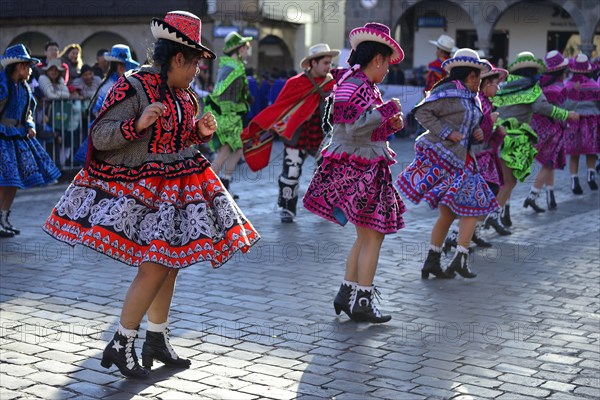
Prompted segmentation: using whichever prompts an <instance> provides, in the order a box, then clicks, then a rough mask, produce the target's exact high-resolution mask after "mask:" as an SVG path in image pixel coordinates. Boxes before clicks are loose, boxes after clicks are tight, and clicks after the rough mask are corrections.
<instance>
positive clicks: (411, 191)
mask: <svg viewBox="0 0 600 400" xmlns="http://www.w3.org/2000/svg"><path fill="white" fill-rule="evenodd" d="M455 67H469V68H475V69H479V70H480V71H482V72H483V73H485V72H489V71H490V70H491V65H490V64H489V63H488V62H487V61H485V60H480V58H479V55H478V54H477V53H476V52H475V51H474V50H471V49H460V50H458V51H457V52H456V53H455V55H454V57H452V58H450V59H448V60H446V61H445V62H444V69H446V71H447V72H448V73H450V72H451V70H452V68H455ZM482 117H483V111H482V109H481V103H480V101H479V97H478V93H476V92H472V91H471V90H469V89H468V88H467V87H466V86H465V85H464V84H463V83H462V82H461V81H460V80H448V81H443V82H440V83H439V84H438V85H437V86H435V87H434V88H433V89H432V90H431V91H430V92H429V94H428V96H427V97H426V98H425V99H423V101H421V103H419V104H418V105H417V106H416V111H415V118H416V119H417V121H419V123H420V124H421V125H422V126H423V127H424V128H425V129H427V131H426V132H425V133H423V134H422V135H420V136H419V137H417V139H416V141H415V159H414V160H413V161H412V163H411V164H410V165H409V166H408V167H406V168H405V169H404V171H402V172H401V173H400V175H399V176H398V179H397V180H396V185H397V186H398V188H399V189H400V191H401V192H402V193H403V194H404V195H405V196H407V197H408V199H409V200H410V201H412V202H413V203H415V204H419V203H420V202H421V201H422V200H424V201H425V202H427V203H428V204H429V207H430V208H432V209H435V208H438V207H439V206H440V205H444V206H446V207H448V209H449V210H450V211H451V212H452V213H453V214H454V215H456V216H462V217H477V216H481V215H486V214H488V213H490V212H492V211H493V210H495V209H497V208H498V202H497V201H496V198H495V197H494V194H493V193H492V191H491V190H490V188H489V186H488V184H487V183H486V181H485V180H484V178H483V177H482V176H481V174H480V173H479V171H478V168H477V163H476V161H475V155H474V153H473V148H472V146H473V145H474V144H476V141H475V139H474V138H473V132H474V131H475V130H476V129H477V128H479V125H480V122H481V119H482ZM454 131H458V132H459V133H460V134H461V135H462V138H461V139H460V141H458V142H456V143H455V142H453V141H451V140H450V139H448V137H449V136H450V134H451V133H452V132H454ZM446 233H447V232H444V236H445V235H446ZM439 246H440V244H437V245H436V244H434V243H432V244H431V248H430V250H429V253H428V256H427V259H426V260H425V264H424V266H423V269H422V271H421V276H422V278H423V279H427V278H428V276H429V274H430V273H432V274H434V275H435V276H437V277H440V278H453V277H454V275H455V274H454V272H458V273H459V274H461V275H462V276H463V277H465V278H474V277H476V276H477V275H476V274H474V273H472V272H471V271H470V270H469V268H468V266H467V256H468V249H467V248H464V247H463V246H460V245H459V246H457V251H456V253H455V256H454V258H453V259H452V261H451V263H450V265H449V266H448V268H447V269H446V271H445V272H444V271H442V269H441V266H440V253H441V251H442V249H441V247H439Z"/></svg>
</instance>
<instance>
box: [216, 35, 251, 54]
mask: <svg viewBox="0 0 600 400" xmlns="http://www.w3.org/2000/svg"><path fill="white" fill-rule="evenodd" d="M252 39H253V38H252V37H251V36H242V41H241V42H240V43H238V44H236V45H235V46H231V47H225V48H224V49H223V53H225V54H227V53H231V52H232V51H234V50H235V49H239V48H240V47H242V46H243V45H245V44H246V43H250V42H251V41H252Z"/></svg>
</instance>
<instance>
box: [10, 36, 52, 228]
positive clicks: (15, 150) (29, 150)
mask: <svg viewBox="0 0 600 400" xmlns="http://www.w3.org/2000/svg"><path fill="white" fill-rule="evenodd" d="M0 62H1V64H2V67H3V69H2V71H0V186H4V187H16V188H20V189H27V188H30V187H34V186H40V185H46V184H48V183H51V182H53V181H55V180H56V179H58V177H59V176H60V171H59V170H58V168H57V167H56V165H55V164H54V162H53V161H52V159H51V158H50V156H49V155H48V153H46V151H45V150H44V148H43V147H42V145H41V144H40V142H38V140H37V139H36V138H35V137H33V138H29V137H28V131H29V129H33V130H35V123H34V121H33V113H34V112H35V107H36V101H35V99H34V97H33V94H32V92H31V89H30V88H29V85H28V84H27V82H25V81H18V82H15V81H13V78H12V77H11V76H9V75H7V67H9V66H10V65H12V64H17V63H22V62H30V63H32V64H35V63H37V62H39V60H38V59H36V58H33V57H31V56H30V55H29V53H28V52H27V49H26V48H25V46H23V45H22V44H16V45H14V46H10V47H8V48H7V49H6V52H5V53H4V54H3V55H2V56H1V57H0ZM9 215H10V210H8V209H7V210H0V237H10V236H14V235H15V234H17V233H19V232H20V231H19V230H18V229H16V228H15V227H13V226H12V224H11V223H10V222H9V220H8V219H9Z"/></svg>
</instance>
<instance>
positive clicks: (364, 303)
mask: <svg viewBox="0 0 600 400" xmlns="http://www.w3.org/2000/svg"><path fill="white" fill-rule="evenodd" d="M376 296H377V297H378V296H379V291H378V290H377V289H376V288H375V286H371V287H370V288H369V289H367V290H363V289H358V288H357V290H356V299H355V300H354V305H353V306H352V313H351V318H352V320H353V321H356V322H371V323H373V324H379V323H382V322H388V321H389V320H391V319H392V316H391V315H381V313H380V312H379V310H378V309H377V306H376V305H375V297H376Z"/></svg>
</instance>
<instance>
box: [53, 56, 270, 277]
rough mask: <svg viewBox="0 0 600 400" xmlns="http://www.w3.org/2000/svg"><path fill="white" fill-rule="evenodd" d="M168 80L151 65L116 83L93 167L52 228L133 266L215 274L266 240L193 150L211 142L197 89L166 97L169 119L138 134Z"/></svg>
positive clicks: (78, 180) (102, 117) (97, 130)
mask: <svg viewBox="0 0 600 400" xmlns="http://www.w3.org/2000/svg"><path fill="white" fill-rule="evenodd" d="M161 83H162V77H161V76H160V71H159V69H158V68H156V67H149V66H145V67H143V68H141V69H140V70H139V71H137V72H135V73H133V74H131V75H129V76H123V77H121V78H119V80H118V81H117V83H116V84H115V85H114V86H112V87H111V89H110V90H109V92H108V95H107V97H106V100H105V101H104V104H103V106H102V108H101V110H100V114H99V115H98V117H97V119H96V121H95V122H94V125H93V127H92V129H91V133H90V148H89V150H88V158H87V163H86V167H85V168H84V169H83V170H82V171H81V172H80V173H79V174H78V175H77V176H76V177H75V179H74V180H73V182H72V184H71V185H70V186H69V188H68V189H67V191H66V192H65V194H64V195H63V196H62V198H61V199H60V201H59V202H58V204H57V205H56V207H55V208H54V210H53V211H52V215H51V216H50V217H49V218H48V220H47V221H46V224H45V225H44V230H45V231H46V232H48V233H49V234H51V235H52V236H54V237H55V238H56V239H58V240H61V241H64V242H66V243H68V244H70V245H75V244H83V245H85V246H88V247H91V248H93V249H95V250H97V251H99V252H102V253H104V254H106V255H108V256H110V257H112V258H115V259H117V260H119V261H121V262H123V263H125V264H128V265H132V266H138V265H140V264H141V263H142V262H145V261H152V262H156V263H158V264H162V265H165V266H167V267H169V268H185V267H188V266H190V265H192V264H195V263H197V262H201V261H210V262H211V264H212V266H213V267H215V268H216V267H219V266H221V265H222V264H224V263H225V262H226V261H227V260H229V259H230V258H231V257H232V256H233V254H234V253H235V252H237V251H239V250H242V251H243V252H246V251H247V250H248V249H249V248H250V246H252V245H253V244H254V243H255V242H256V241H257V240H258V238H259V236H258V234H257V232H256V231H255V230H254V228H253V227H252V225H251V224H250V222H249V221H248V220H246V218H245V217H244V215H243V214H242V212H241V211H240V210H239V208H238V207H237V205H236V204H235V202H234V201H233V199H232V198H231V197H230V196H229V195H228V193H227V192H226V191H225V190H224V189H223V187H222V185H221V183H220V181H219V179H218V178H217V177H216V176H215V175H214V173H213V172H212V170H211V169H210V163H209V162H208V161H207V160H206V159H205V158H204V157H203V156H202V155H201V154H200V153H199V152H198V151H197V150H195V149H193V148H192V147H187V146H186V143H187V142H188V141H191V142H192V143H198V144H199V143H201V142H202V140H201V139H200V137H199V136H198V132H197V131H196V129H195V126H196V125H195V124H196V122H197V120H196V114H197V112H198V104H197V101H196V100H195V97H194V95H193V93H191V92H190V91H189V90H185V89H177V90H175V91H174V95H175V96H174V97H173V96H172V95H171V93H169V92H167V94H166V98H165V100H164V104H165V106H167V111H166V112H165V113H164V114H163V116H162V117H160V118H159V120H158V122H157V123H155V124H154V125H153V126H152V127H150V128H148V129H147V130H146V131H145V132H142V133H141V134H140V133H137V132H136V131H135V122H136V119H137V117H138V116H139V115H141V113H142V110H143V109H144V108H145V107H146V106H147V105H149V104H150V103H153V102H156V101H158V100H159V99H158V93H159V88H160V85H161Z"/></svg>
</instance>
